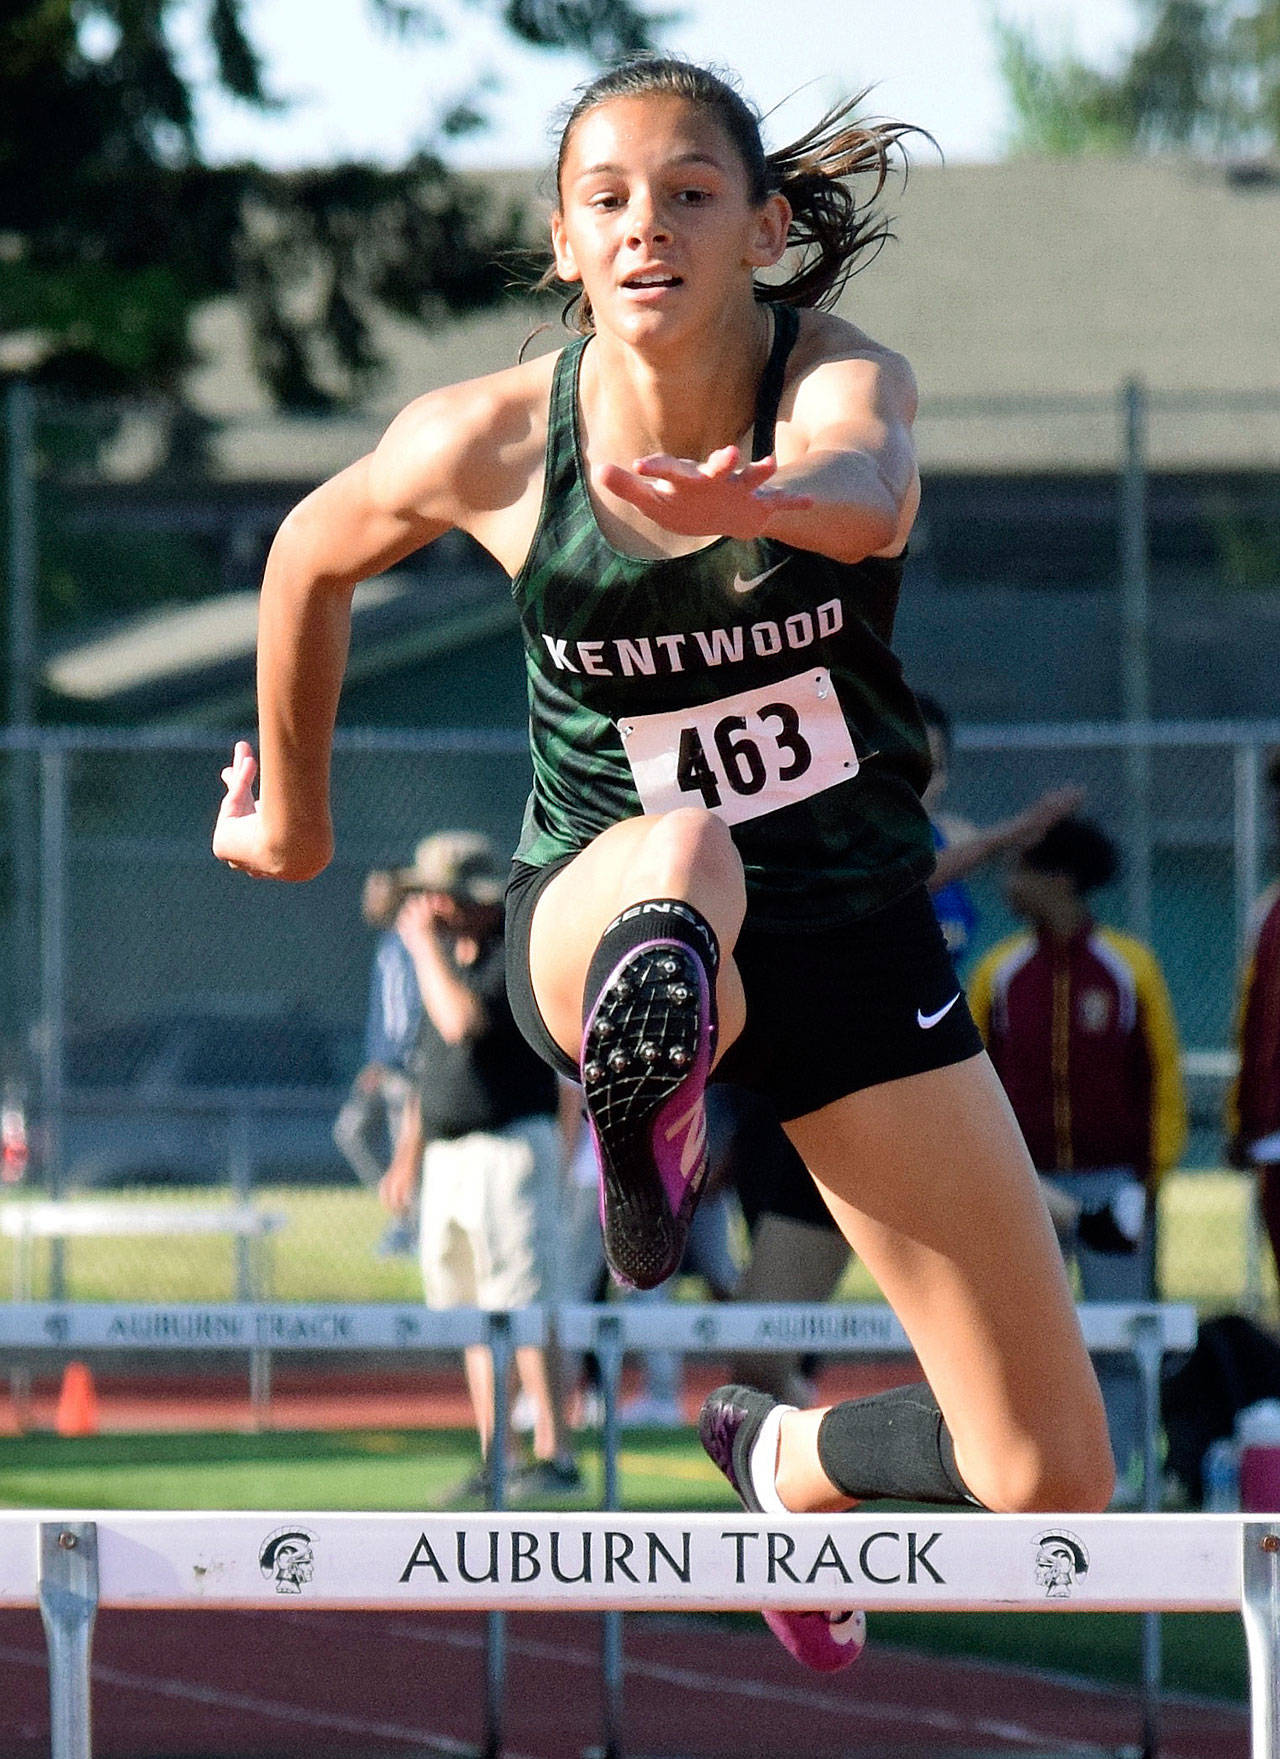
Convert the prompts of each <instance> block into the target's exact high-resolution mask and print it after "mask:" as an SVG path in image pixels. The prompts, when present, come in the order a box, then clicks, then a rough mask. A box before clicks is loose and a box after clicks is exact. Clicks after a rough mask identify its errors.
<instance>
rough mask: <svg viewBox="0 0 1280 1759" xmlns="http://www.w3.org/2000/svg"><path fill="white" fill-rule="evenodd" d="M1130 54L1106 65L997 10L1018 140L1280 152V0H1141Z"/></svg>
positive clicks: (1095, 148) (1059, 148)
mask: <svg viewBox="0 0 1280 1759" xmlns="http://www.w3.org/2000/svg"><path fill="white" fill-rule="evenodd" d="M1135 4H1136V5H1137V8H1138V11H1139V14H1140V29H1139V34H1138V38H1137V41H1136V43H1135V44H1134V47H1133V49H1132V50H1131V52H1130V54H1129V55H1128V58H1127V59H1126V60H1124V61H1122V62H1121V63H1120V65H1119V66H1117V67H1116V68H1114V69H1112V70H1110V71H1104V70H1101V69H1098V68H1095V67H1091V66H1090V65H1089V64H1088V63H1086V62H1084V61H1082V60H1080V58H1079V57H1078V56H1077V55H1075V54H1074V53H1073V52H1071V51H1070V50H1069V49H1063V50H1060V51H1058V52H1057V53H1054V52H1052V51H1049V50H1046V49H1044V48H1043V47H1042V46H1041V45H1040V43H1039V42H1038V40H1037V38H1036V37H1035V35H1034V34H1033V33H1032V32H1030V31H1028V30H1025V29H1022V28H1021V27H1019V26H1017V25H1015V24H1013V23H1011V22H1010V21H1009V20H1007V19H1000V18H997V19H996V21H995V25H994V29H995V32H996V42H997V47H998V50H999V56H1000V67H1001V73H1002V75H1003V77H1004V81H1005V86H1006V89H1007V91H1008V94H1009V97H1010V100H1011V103H1012V106H1013V111H1014V118H1015V122H1014V129H1013V133H1012V136H1011V138H1010V142H1009V145H1010V148H1011V150H1012V151H1014V152H1034V153H1057V154H1072V153H1082V152H1116V151H1139V152H1162V151H1169V150H1176V151H1181V152H1196V153H1202V154H1208V155H1221V154H1233V155H1241V154H1244V155H1249V154H1256V153H1265V152H1275V151H1276V150H1277V147H1278V145H1280V0H1246V3H1244V4H1241V0H1135Z"/></svg>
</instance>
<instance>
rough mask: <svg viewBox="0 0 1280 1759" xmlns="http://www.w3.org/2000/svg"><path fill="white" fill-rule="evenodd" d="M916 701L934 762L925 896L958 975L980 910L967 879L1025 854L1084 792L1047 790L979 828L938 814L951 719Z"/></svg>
mask: <svg viewBox="0 0 1280 1759" xmlns="http://www.w3.org/2000/svg"><path fill="white" fill-rule="evenodd" d="M916 701H917V702H918V703H919V705H920V713H921V715H922V716H923V717H924V724H925V731H926V732H927V734H928V736H929V756H930V757H931V759H932V760H933V774H932V776H931V777H930V779H929V785H928V787H927V788H926V789H925V791H924V795H923V800H924V807H925V811H926V812H927V813H928V814H929V826H930V829H931V830H932V832H933V847H934V852H935V854H936V856H937V865H936V866H935V868H934V870H933V874H932V876H931V878H930V880H929V894H930V896H931V898H932V899H933V908H934V912H935V914H936V916H937V918H938V921H939V923H940V924H941V927H942V933H943V936H944V938H945V939H946V943H947V950H948V952H949V953H950V954H951V957H952V959H953V960H954V961H955V963H956V966H957V969H958V968H959V967H960V965H961V964H962V963H963V961H964V958H965V956H966V954H967V953H969V952H970V950H971V948H972V945H973V938H974V933H975V931H976V929H977V925H978V908H977V905H976V904H975V903H974V899H973V893H972V892H971V891H970V890H969V887H968V886H967V885H966V884H965V881H966V880H967V879H968V877H969V875H970V874H971V873H975V872H976V871H977V870H978V868H980V867H985V866H986V865H987V863H988V862H990V861H994V860H995V859H996V858H997V857H998V856H1001V855H1014V854H1017V853H1018V852H1019V851H1020V850H1022V849H1029V848H1030V847H1031V845H1032V844H1033V843H1036V842H1038V841H1039V840H1040V838H1041V837H1042V836H1043V835H1044V833H1045V832H1046V831H1047V830H1048V829H1049V827H1050V826H1051V825H1055V824H1057V822H1058V820H1059V819H1061V818H1065V817H1066V816H1067V814H1068V813H1071V812H1074V811H1075V810H1076V808H1077V807H1078V806H1079V805H1080V804H1081V802H1082V801H1083V799H1084V789H1083V788H1080V787H1077V786H1075V785H1074V784H1071V785H1068V786H1067V787H1063V788H1050V789H1048V790H1047V791H1046V792H1045V793H1043V794H1041V795H1040V796H1039V797H1038V798H1037V799H1035V800H1033V801H1032V802H1031V804H1030V806H1026V807H1024V808H1023V809H1022V811H1021V812H1019V813H1015V814H1014V816H1013V817H1012V818H1007V819H1002V820H1000V822H999V823H997V824H993V825H987V826H985V827H982V828H979V827H978V826H977V825H972V824H969V823H968V822H967V821H966V820H964V819H961V818H956V817H955V816H954V815H953V814H951V813H947V812H943V811H941V810H940V808H941V803H942V796H943V795H944V794H945V793H946V790H947V782H948V780H949V778H950V771H951V751H952V744H953V735H952V725H951V716H950V715H949V714H948V713H947V711H946V709H944V708H943V706H942V704H941V703H940V702H939V701H938V700H937V698H936V697H933V696H929V695H927V694H926V693H924V692H923V691H917V692H916Z"/></svg>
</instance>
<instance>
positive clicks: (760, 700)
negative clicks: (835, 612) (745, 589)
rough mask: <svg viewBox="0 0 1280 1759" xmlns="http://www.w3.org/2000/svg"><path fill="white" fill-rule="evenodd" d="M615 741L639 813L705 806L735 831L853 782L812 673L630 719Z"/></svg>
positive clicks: (821, 684)
mask: <svg viewBox="0 0 1280 1759" xmlns="http://www.w3.org/2000/svg"><path fill="white" fill-rule="evenodd" d="M618 731H619V732H620V733H621V735H622V745H623V749H624V750H625V752H626V754H627V761H628V762H629V763H630V765H631V774H632V775H633V776H634V778H635V784H636V792H637V794H639V796H640V802H641V804H642V805H643V807H644V809H645V811H646V812H670V811H671V810H672V809H673V807H677V806H705V807H708V808H709V809H710V810H711V811H712V812H714V813H715V814H716V815H717V817H719V818H722V819H724V821H725V823H726V824H731V825H735V824H740V823H741V822H742V821H743V820H744V819H749V818H763V816H764V814H765V813H766V812H777V811H778V809H779V807H782V806H790V805H791V804H792V802H793V801H796V800H807V799H809V797H810V795H813V794H821V793H822V792H823V791H824V789H827V788H834V787H835V785H836V783H837V782H847V781H848V780H849V778H850V777H851V776H856V775H857V773H858V757H857V753H856V752H855V751H854V749H853V739H852V738H851V736H850V733H849V729H848V727H847V725H846V724H845V718H844V715H843V714H842V713H841V710H840V701H839V698H838V697H837V696H836V692H835V686H834V685H833V684H832V682H831V674H830V673H829V672H828V671H827V670H826V669H825V668H821V667H815V668H813V669H812V670H811V671H807V672H801V673H799V674H798V675H797V676H796V677H794V678H784V679H782V680H781V682H780V683H777V684H767V685H766V686H765V687H764V688H763V689H762V690H744V691H742V692H741V693H740V694H739V695H737V696H722V697H721V698H720V699H719V701H718V702H708V703H704V704H703V705H702V706H701V707H699V708H684V709H673V710H672V711H671V712H669V713H668V714H664V715H633V716H632V717H630V718H629V719H626V720H621V721H619V722H618Z"/></svg>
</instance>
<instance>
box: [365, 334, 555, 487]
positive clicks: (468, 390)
mask: <svg viewBox="0 0 1280 1759" xmlns="http://www.w3.org/2000/svg"><path fill="white" fill-rule="evenodd" d="M557 358H558V353H556V354H544V355H539V356H537V358H536V359H534V360H530V361H524V362H522V363H520V364H519V365H517V366H511V367H505V368H503V369H502V370H500V371H499V372H494V373H486V374H484V375H482V376H481V377H479V378H474V379H463V380H460V381H459V382H458V383H456V384H452V385H443V386H441V387H439V388H438V389H436V390H432V391H427V392H424V393H423V395H422V396H420V397H415V398H414V400H413V402H412V403H410V404H408V405H406V407H405V408H404V409H402V410H401V411H400V413H399V415H397V416H396V418H395V420H394V421H393V422H392V423H391V425H390V426H389V427H388V429H387V431H386V433H385V434H384V435H383V437H382V439H381V440H380V441H379V443H378V446H377V448H376V450H375V451H374V453H373V457H372V460H371V468H370V487H371V491H372V493H373V494H374V496H375V498H376V499H377V500H378V501H379V502H380V503H382V504H384V505H386V506H387V507H391V508H396V509H400V508H406V507H412V508H421V507H422V504H423V502H424V500H426V501H434V500H436V499H445V500H458V501H460V502H461V503H462V504H463V505H466V504H469V503H474V504H475V505H485V504H492V497H493V494H494V492H495V490H500V485H501V483H502V481H503V480H504V479H507V478H510V479H511V483H510V486H511V487H515V486H516V485H517V484H518V483H519V481H520V480H521V479H522V478H523V479H524V480H526V481H527V478H528V476H529V474H530V473H531V472H532V471H533V470H535V469H536V468H538V467H539V466H540V464H541V461H542V456H543V450H544V447H545V444H546V429H547V410H548V405H549V400H550V390H551V379H552V375H553V373H554V371H555V362H556V360H557ZM454 513H455V517H456V513H457V509H456V508H455V509H454Z"/></svg>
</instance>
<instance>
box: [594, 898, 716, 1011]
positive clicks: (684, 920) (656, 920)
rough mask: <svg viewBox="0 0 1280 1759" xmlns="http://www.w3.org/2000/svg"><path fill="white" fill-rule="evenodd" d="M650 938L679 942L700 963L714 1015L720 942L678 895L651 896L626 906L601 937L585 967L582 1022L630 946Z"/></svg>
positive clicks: (643, 943)
mask: <svg viewBox="0 0 1280 1759" xmlns="http://www.w3.org/2000/svg"><path fill="white" fill-rule="evenodd" d="M649 941H679V943H680V945H681V946H684V947H688V948H689V950H690V952H691V953H693V955H694V957H695V958H697V959H699V960H700V961H701V962H702V965H703V967H704V968H705V970H706V973H707V977H708V979H709V980H710V987H711V1008H712V1017H713V1018H714V1014H715V988H716V972H717V970H718V969H719V967H720V943H719V941H718V940H717V939H716V933H715V930H714V929H713V928H712V926H711V924H710V923H709V922H708V921H707V919H706V917H705V916H703V915H702V914H701V912H700V911H697V910H695V909H694V907H693V905H692V904H686V903H685V902H684V901H683V900H682V899H680V898H650V899H648V900H646V902H644V903H642V904H631V905H629V906H628V908H627V909H625V910H624V911H623V912H622V914H621V915H620V916H615V917H614V919H613V921H612V922H611V923H610V924H609V926H608V928H606V929H605V931H604V933H603V934H602V935H601V936H600V941H599V945H598V946H597V947H596V950H595V952H594V953H593V954H592V956H591V963H590V965H589V966H588V967H587V983H586V988H585V989H584V990H583V993H582V1018H583V1021H584V1023H585V1021H586V1018H587V1015H588V1014H589V1013H590V1012H591V1010H592V1008H593V1007H594V1006H595V1004H596V1001H597V999H598V998H599V995H600V991H601V990H602V989H603V988H604V986H605V984H606V983H607V981H608V979H609V976H610V974H611V973H612V972H613V971H614V970H615V968H616V967H617V966H618V965H619V964H620V963H621V961H622V960H623V959H625V958H626V956H627V954H628V953H629V952H630V951H631V950H632V948H633V947H643V946H644V945H645V944H646V943H647V942H649Z"/></svg>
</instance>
